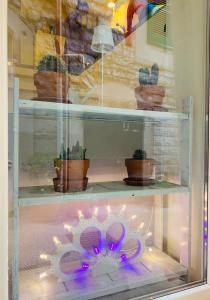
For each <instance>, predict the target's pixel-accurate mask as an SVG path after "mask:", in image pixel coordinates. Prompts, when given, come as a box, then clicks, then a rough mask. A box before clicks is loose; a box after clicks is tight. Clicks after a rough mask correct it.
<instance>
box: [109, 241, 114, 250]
mask: <svg viewBox="0 0 210 300" xmlns="http://www.w3.org/2000/svg"><path fill="white" fill-rule="evenodd" d="M109 249H110V250H111V251H114V250H115V245H114V244H113V243H111V244H109Z"/></svg>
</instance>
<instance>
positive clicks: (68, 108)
mask: <svg viewBox="0 0 210 300" xmlns="http://www.w3.org/2000/svg"><path fill="white" fill-rule="evenodd" d="M19 108H20V114H21V115H31V116H57V117H59V116H60V117H72V118H80V119H91V120H114V121H120V120H123V121H138V120H141V119H144V118H148V119H152V120H156V121H158V120H178V119H181V120H185V119H188V118H189V115H188V114H185V113H176V112H161V111H147V110H134V109H123V108H112V107H101V106H91V105H82V104H81V105H78V104H64V103H53V102H45V101H34V100H19Z"/></svg>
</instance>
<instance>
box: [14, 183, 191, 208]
mask: <svg viewBox="0 0 210 300" xmlns="http://www.w3.org/2000/svg"><path fill="white" fill-rule="evenodd" d="M186 192H189V188H188V187H185V186H180V185H177V184H173V183H170V182H156V183H155V184H154V185H151V186H147V187H139V186H138V187H135V186H128V185H126V184H124V182H123V181H112V182H100V183H90V184H88V188H87V190H86V191H83V192H76V193H65V194H64V193H57V192H54V189H53V186H38V187H36V186H35V187H22V188H19V206H30V205H45V204H56V203H66V202H73V201H77V200H94V199H106V198H116V197H143V196H153V195H166V194H171V193H186Z"/></svg>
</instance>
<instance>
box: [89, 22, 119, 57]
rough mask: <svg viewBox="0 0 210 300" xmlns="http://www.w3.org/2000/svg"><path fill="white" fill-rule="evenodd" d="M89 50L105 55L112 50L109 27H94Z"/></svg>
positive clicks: (112, 43)
mask: <svg viewBox="0 0 210 300" xmlns="http://www.w3.org/2000/svg"><path fill="white" fill-rule="evenodd" d="M91 49H92V50H93V51H95V52H98V53H107V52H110V51H112V50H113V49H114V40H113V36H112V30H111V28H110V27H109V26H107V25H105V24H101V25H98V26H97V27H95V29H94V34H93V39H92V44H91Z"/></svg>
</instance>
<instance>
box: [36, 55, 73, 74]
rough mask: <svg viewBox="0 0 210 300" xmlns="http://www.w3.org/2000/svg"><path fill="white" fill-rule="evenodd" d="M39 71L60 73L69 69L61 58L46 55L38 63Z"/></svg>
mask: <svg viewBox="0 0 210 300" xmlns="http://www.w3.org/2000/svg"><path fill="white" fill-rule="evenodd" d="M37 68H38V71H39V72H46V71H48V72H58V73H65V72H66V71H67V67H66V65H65V63H64V62H62V61H61V60H60V58H58V57H56V56H53V55H47V56H44V57H43V58H42V59H41V60H40V62H39V65H38V67H37Z"/></svg>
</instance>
